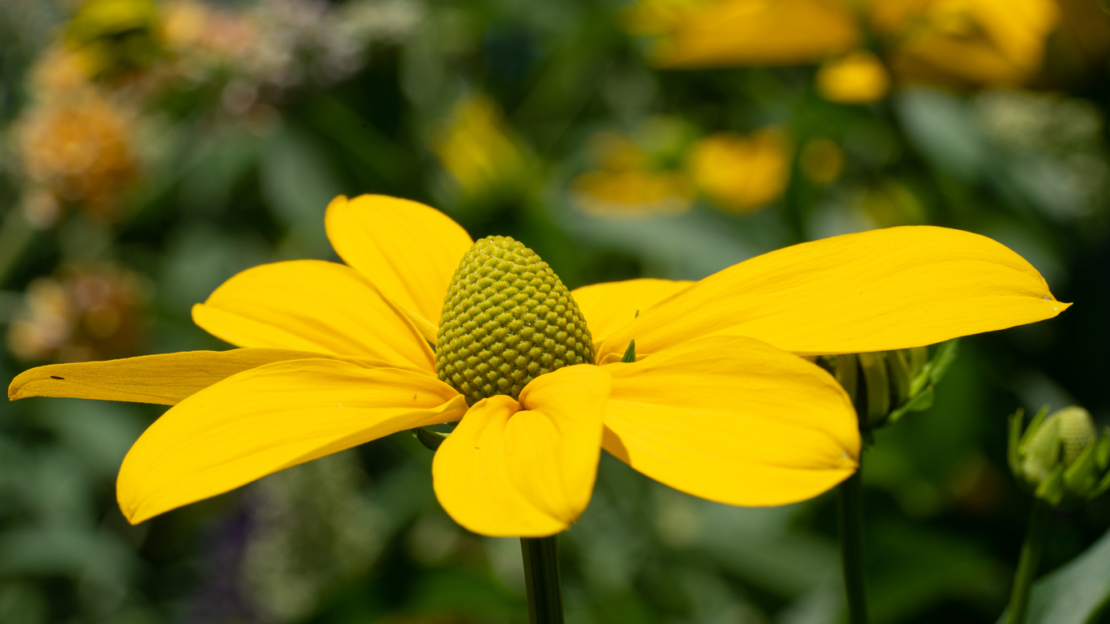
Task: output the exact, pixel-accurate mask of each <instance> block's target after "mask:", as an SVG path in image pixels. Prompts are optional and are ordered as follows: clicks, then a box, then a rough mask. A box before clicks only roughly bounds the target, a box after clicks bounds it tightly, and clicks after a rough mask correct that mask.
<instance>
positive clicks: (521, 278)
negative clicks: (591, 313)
mask: <svg viewBox="0 0 1110 624" xmlns="http://www.w3.org/2000/svg"><path fill="white" fill-rule="evenodd" d="M593 361H594V349H593V338H592V337H591V336H590V330H589V329H587V327H586V319H585V317H584V316H582V312H581V311H580V310H579V309H578V304H577V303H576V302H575V301H574V298H573V297H572V296H571V294H570V291H569V290H567V287H566V286H564V285H563V282H562V281H560V280H559V277H558V276H556V275H555V272H554V271H552V270H551V267H550V266H548V265H547V263H546V262H544V261H543V260H541V259H540V257H539V256H538V255H537V254H536V252H534V251H532V250H531V249H528V248H527V247H525V246H524V245H522V244H520V243H518V242H517V241H515V240H513V239H511V238H508V237H505V236H491V237H488V238H483V239H482V240H479V241H478V242H476V243H474V245H473V246H472V247H471V248H470V249H469V250H468V251H467V252H466V254H465V255H464V256H463V258H462V261H461V262H460V263H459V268H458V269H456V270H455V275H454V277H453V278H452V279H451V285H450V286H449V287H448V290H447V297H446V299H445V300H444V303H443V314H442V316H441V318H440V321H439V335H438V337H437V340H436V373H437V374H438V376H439V378H440V379H441V380H443V381H444V382H446V383H448V384H450V385H451V386H452V387H454V388H455V389H456V390H458V391H459V392H460V393H461V394H462V395H463V396H465V397H466V400H467V402H468V403H469V404H470V405H474V404H475V403H477V402H478V401H480V400H482V399H485V398H488V397H491V396H493V395H496V394H503V395H508V396H511V397H513V398H514V399H515V398H517V396H519V395H520V391H521V390H523V389H524V386H526V385H528V382H530V381H532V380H533V379H535V378H536V377H539V376H540V375H543V374H545V373H550V372H552V371H554V370H556V369H559V368H562V367H564V366H572V365H574V364H584V363H593Z"/></svg>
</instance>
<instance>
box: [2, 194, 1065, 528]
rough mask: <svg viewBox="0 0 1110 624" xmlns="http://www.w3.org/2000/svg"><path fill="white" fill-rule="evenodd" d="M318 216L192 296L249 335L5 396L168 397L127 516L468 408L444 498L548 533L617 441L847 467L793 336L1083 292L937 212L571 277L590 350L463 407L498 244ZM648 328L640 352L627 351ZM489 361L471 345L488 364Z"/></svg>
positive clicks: (970, 326)
mask: <svg viewBox="0 0 1110 624" xmlns="http://www.w3.org/2000/svg"><path fill="white" fill-rule="evenodd" d="M326 225H327V232H328V235H329V237H330V239H331V242H332V244H333V245H334V246H335V249H336V251H337V252H338V253H339V255H340V257H342V258H343V259H344V260H345V261H346V263H347V265H342V264H334V263H329V262H319V261H291V262H279V263H276V264H268V265H263V266H259V267H255V268H253V269H249V270H247V271H244V272H243V273H240V274H238V275H236V276H235V277H232V278H231V279H230V280H228V281H227V282H226V283H224V284H223V285H222V286H220V287H219V288H218V289H217V290H216V291H215V292H214V293H212V295H211V296H210V297H209V298H208V300H207V301H206V302H205V303H203V304H199V305H197V306H195V307H194V309H193V319H194V320H195V321H196V323H197V324H198V325H200V326H201V327H202V328H204V329H206V330H207V331H209V332H210V333H212V334H213V335H215V336H218V337H220V338H222V339H223V340H226V341H228V342H230V343H232V344H235V345H237V346H239V347H241V348H239V349H233V350H230V351H223V352H204V351H200V352H188V353H175V354H166V355H153V356H145V357H138V358H130V359H124V360H116V361H109V362H94V363H84V364H60V365H52V366H45V367H40V368H36V369H32V370H30V371H27V372H25V373H23V374H21V375H19V376H18V377H17V378H16V379H15V380H14V381H13V382H12V384H11V386H10V387H9V389H8V396H9V398H11V399H13V400H14V399H21V398H25V397H31V396H69V397H81V398H94V399H110V400H122V401H142V402H147V403H161V404H167V405H174V407H173V408H171V409H170V410H169V411H167V412H166V413H165V414H164V415H163V416H162V417H161V418H160V419H158V421H157V422H155V423H154V424H153V425H152V426H151V427H150V428H149V429H147V431H146V432H145V433H144V434H143V435H142V436H141V437H140V438H139V440H138V441H137V442H136V443H135V445H134V446H133V447H132V448H131V450H130V452H129V453H128V454H127V457H126V458H125V459H124V461H123V465H122V467H121V469H120V475H119V480H118V484H117V492H118V498H119V503H120V507H121V509H122V510H123V512H124V515H126V516H127V518H128V519H129V520H130V521H131V522H140V521H142V520H145V519H147V518H150V517H151V516H154V515H156V514H159V513H162V512H165V511H168V510H170V509H173V508H175V507H179V506H181V505H185V504H187V503H191V502H193V501H197V500H200V499H203V498H207V497H210V496H213V495H216V494H219V493H221V492H226V491H228V490H231V489H233V488H236V487H239V486H241V485H243V484H246V483H249V482H251V481H254V480H256V479H258V478H260V477H263V476H265V475H267V474H270V473H273V472H276V471H279V470H282V469H284V468H288V467H290V466H293V465H296V464H299V463H302V462H305V461H309V460H311V459H314V458H317V457H321V456H323V455H326V454H329V453H334V452H337V451H339V450H342V449H345V448H349V447H352V446H355V445H357V444H361V443H363V442H367V441H369V440H373V439H375V438H379V437H382V436H384V435H387V434H390V433H394V432H398V431H404V430H407V429H411V428H414V427H421V426H425V425H433V424H437V423H446V422H451V421H460V422H459V424H458V426H457V427H456V428H455V430H454V431H453V432H452V433H451V434H450V436H449V437H447V439H446V441H444V442H443V444H442V446H440V448H439V450H438V451H437V452H436V455H435V459H434V463H433V466H432V471H433V478H434V485H435V492H436V495H437V497H438V499H439V501H440V503H441V504H442V505H443V507H444V509H446V510H447V512H448V513H449V514H450V515H451V516H452V517H453V518H454V519H455V520H456V521H458V522H459V523H460V524H461V525H463V526H464V527H466V528H468V529H470V530H472V531H475V532H479V533H483V534H487V535H505V536H509V535H512V536H542V535H550V534H553V533H556V532H558V531H560V530H563V529H565V528H567V527H568V526H569V525H570V524H571V523H572V522H574V521H575V520H576V519H577V517H578V516H579V514H580V513H581V512H582V511H583V509H584V508H585V507H586V505H587V504H588V502H589V499H590V494H591V490H592V487H593V482H594V479H595V474H596V470H597V463H598V458H599V454H600V448H601V447H602V446H604V448H605V449H607V450H608V451H609V452H610V453H612V454H613V455H615V456H616V457H618V458H620V459H621V460H623V461H625V462H627V463H628V464H629V465H631V466H632V467H633V468H635V469H636V470H639V471H640V472H642V473H644V474H645V475H648V476H650V477H652V478H654V479H656V480H658V481H661V482H663V483H666V484H668V485H670V486H672V487H674V488H676V489H679V490H681V491H684V492H688V493H690V494H693V495H695V496H700V497H703V498H707V499H710V500H714V501H720V502H724V503H729V504H734V505H779V504H784V503H789V502H793V501H799V500H803V499H806V498H809V497H811V496H814V495H816V494H818V493H820V492H822V491H824V490H826V489H828V488H830V487H832V486H833V485H835V484H836V483H838V482H840V481H841V480H843V479H844V478H846V477H847V476H848V475H850V474H851V473H852V472H853V471H854V470H855V468H856V466H857V458H858V456H859V450H860V441H859V433H858V429H857V425H856V420H855V415H854V413H853V411H852V407H851V404H850V402H849V400H848V397H847V396H846V394H845V393H844V391H843V390H842V389H841V388H840V386H839V385H838V384H837V383H836V381H835V380H834V379H833V378H832V377H831V376H830V375H828V374H827V373H825V372H824V371H822V370H821V369H820V368H818V367H817V366H816V365H814V364H811V363H809V362H807V361H806V360H804V359H802V358H800V357H797V356H796V355H794V354H801V355H812V354H831V353H855V352H869V351H883V350H891V349H901V348H907V347H914V346H920V345H926V344H931V343H935V342H939V341H942V340H947V339H949V338H952V337H954V336H959V335H964V334H972V333H977V332H983V331H990V330H995V329H1001V328H1004V327H1010V326H1013V325H1019V324H1023V323H1029V322H1034V321H1038V320H1042V319H1046V318H1051V317H1053V316H1056V315H1057V314H1058V313H1059V312H1060V311H1061V310H1063V309H1065V308H1066V307H1067V304H1063V303H1059V302H1057V301H1056V300H1055V299H1054V298H1053V297H1052V295H1051V293H1050V292H1049V290H1048V288H1047V285H1046V284H1045V281H1044V279H1043V278H1042V277H1041V276H1040V275H1039V274H1038V273H1037V271H1036V270H1035V269H1033V267H1032V266H1030V265H1029V264H1028V263H1027V262H1025V261H1024V260H1023V259H1022V258H1021V257H1019V256H1017V255H1016V254H1014V253H1013V252H1012V251H1010V250H1009V249H1007V248H1006V247H1004V246H1002V245H1000V244H998V243H996V242H994V241H992V240H990V239H987V238H984V237H981V236H978V235H975V234H970V233H967V232H961V231H957V230H948V229H943V228H934V227H905V228H892V229H889V230H878V231H872V232H866V233H862V234H851V235H846V236H840V237H836V238H830V239H825V240H821V241H816V242H811V243H805V244H802V245H796V246H794V247H790V248H787V249H782V250H779V251H775V252H772V253H769V254H766V255H763V256H759V257H757V258H754V259H752V260H749V261H747V262H744V263H741V264H738V265H735V266H733V267H730V268H728V269H725V270H723V271H721V272H719V273H716V274H714V275H712V276H710V277H708V278H706V279H703V280H701V281H699V282H693V283H691V282H672V281H666V280H653V279H640V280H632V281H627V282H618V283H612V284H599V285H595V286H589V287H586V288H582V289H579V290H576V291H574V293H573V301H571V300H570V299H568V298H566V297H564V296H560V299H559V300H560V301H565V302H566V304H565V305H564V304H562V303H558V304H557V302H555V301H543V302H542V304H536V302H535V301H531V300H530V303H531V304H536V305H544V306H547V307H548V310H547V311H546V312H544V311H542V310H539V308H538V307H533V308H532V309H533V311H535V313H536V314H541V313H542V314H544V315H545V316H543V318H548V319H550V318H553V317H551V316H550V315H548V313H550V314H554V315H555V317H558V318H563V317H560V316H559V315H564V317H565V315H566V314H569V312H570V310H571V309H572V308H575V307H577V309H578V310H579V311H580V314H581V318H585V320H586V325H587V326H588V331H587V329H586V328H575V329H574V331H575V332H576V333H577V334H578V335H580V336H581V335H586V336H592V338H591V339H590V340H589V341H588V342H587V345H588V350H590V351H592V352H593V354H594V356H595V357H594V363H593V364H590V363H586V364H581V365H576V366H565V367H563V368H558V369H557V370H554V372H551V373H548V374H540V375H539V376H536V377H535V378H534V379H532V380H531V381H530V382H528V383H527V385H526V386H525V387H524V388H523V391H522V392H520V394H519V396H518V398H516V399H514V398H512V397H511V396H506V395H504V394H495V395H493V396H490V397H489V398H486V399H483V400H479V401H475V402H474V404H472V405H468V404H467V401H466V399H465V398H464V396H463V394H461V393H460V390H457V389H456V388H455V387H453V386H452V385H449V384H448V383H445V382H444V381H441V379H440V378H439V377H438V376H437V366H436V365H437V362H436V352H437V351H438V352H439V353H441V354H444V353H447V354H452V353H453V354H454V358H455V360H454V361H455V362H456V363H458V362H461V361H464V360H461V359H459V358H460V357H461V356H459V352H457V351H455V350H456V349H458V348H460V347H459V345H460V344H471V343H473V342H475V341H479V339H480V338H481V337H480V336H478V335H477V333H476V331H475V330H474V329H473V327H478V325H477V324H476V325H474V326H473V327H466V324H465V323H464V324H463V325H462V326H464V327H466V331H467V332H471V333H469V334H465V335H461V336H460V335H456V334H451V332H450V331H448V332H447V333H443V332H444V328H445V327H448V328H449V326H453V325H452V324H453V323H456V322H457V321H458V317H459V315H471V318H477V317H476V316H474V315H475V314H478V313H482V314H487V313H488V314H487V318H485V319H483V320H481V323H482V325H481V327H483V328H484V327H486V326H487V325H488V323H489V320H490V318H493V319H494V320H495V321H496V322H497V323H502V321H501V320H499V319H500V318H501V314H500V313H495V312H494V311H492V309H491V308H488V307H485V302H488V301H490V300H491V299H488V298H487V299H482V300H477V299H466V298H460V297H459V296H456V295H458V292H457V290H455V291H452V292H455V295H453V296H452V298H451V299H450V301H451V302H452V303H456V302H457V303H458V304H459V305H445V304H444V302H445V301H446V300H447V293H448V292H449V290H450V289H453V288H457V287H458V284H460V283H462V281H460V280H463V281H466V280H470V281H471V282H474V283H477V284H478V285H479V286H480V287H482V288H485V287H487V286H488V285H489V284H490V283H492V281H493V280H492V278H489V281H486V282H483V280H485V279H487V277H488V276H487V275H485V274H483V273H481V271H476V272H475V271H472V267H473V265H471V264H466V263H464V262H463V259H464V257H470V258H471V260H472V259H473V256H472V255H471V254H472V252H474V250H477V249H479V246H480V245H482V244H483V242H482V241H479V243H477V244H472V242H471V239H470V237H469V236H468V235H467V233H466V232H465V231H464V230H463V229H462V228H461V227H459V226H458V225H456V224H455V223H454V222H452V221H451V220H450V219H448V218H447V217H446V216H444V215H443V214H441V213H439V212H437V211H435V210H433V209H431V208H428V207H427V206H424V205H421V204H417V203H414V202H409V201H405V200H399V199H393V198H388V197H381V196H362V197H358V198H356V199H353V200H348V199H347V198H345V197H339V198H337V199H336V200H334V201H333V202H332V203H331V205H329V207H328V212H327V218H326ZM483 240H485V241H488V240H489V239H483ZM503 240H504V239H503ZM517 245H519V244H517ZM518 249H520V250H523V249H524V248H523V246H519V248H518ZM525 252H526V255H527V253H531V252H527V250H525ZM527 257H528V258H530V260H529V262H532V263H533V265H534V266H535V267H537V271H539V272H540V273H543V274H545V275H548V278H545V279H546V280H547V281H545V282H544V284H546V286H545V287H544V288H550V289H551V290H550V292H553V293H554V292H565V288H564V287H563V286H562V284H561V283H560V282H558V280H557V278H554V277H553V274H551V273H550V269H549V268H547V267H546V265H545V264H543V263H542V262H541V261H539V260H538V258H533V257H532V256H527ZM467 262H470V261H467ZM489 266H490V267H493V268H497V270H501V269H500V268H498V267H500V266H501V265H499V264H497V263H496V262H494V263H493V264H492V265H489ZM508 266H509V267H510V268H513V266H515V265H513V264H512V263H508ZM487 268H488V267H487ZM491 270H492V269H491ZM514 270H515V269H514ZM520 275H522V276H523V277H522V279H533V278H535V277H536V275H532V274H524V273H522V274H520ZM483 284H485V286H483ZM560 289H563V290H562V291H560ZM540 291H541V292H547V291H545V290H543V289H540ZM467 292H469V291H467ZM498 294H499V295H501V296H503V298H504V297H511V298H512V300H513V301H518V298H517V297H518V295H521V296H523V297H524V299H529V297H533V295H534V293H528V292H527V291H526V290H524V291H515V292H509V291H508V290H504V291H498ZM537 299H542V297H538V296H537ZM575 302H576V305H575ZM559 306H564V309H559ZM476 310H477V312H476ZM441 314H442V316H443V323H441ZM575 318H579V317H577V316H575ZM524 320H525V322H526V323H529V325H527V326H526V327H524V328H523V329H521V328H520V326H518V327H517V329H514V330H512V331H513V332H515V333H512V334H507V333H506V332H505V331H500V333H498V332H499V330H501V329H505V328H506V327H509V328H510V329H511V328H512V327H513V326H512V325H508V326H506V325H504V324H502V325H500V327H499V328H498V329H495V331H494V332H493V333H492V334H491V335H494V336H495V337H496V340H499V341H500V340H502V339H503V340H504V341H505V342H506V343H508V342H509V337H507V336H512V337H514V339H519V338H521V337H523V336H525V333H526V330H527V331H529V333H534V334H536V335H537V336H538V332H539V331H540V325H539V323H538V321H535V319H534V318H533V319H532V320H529V319H527V318H524ZM441 325H443V326H442V327H441ZM454 326H455V327H457V326H458V325H457V323H456V325H454ZM566 327H567V329H568V331H570V327H569V324H568V325H567V326H566ZM533 330H534V331H533ZM545 334H546V335H551V334H550V333H547V332H546V330H545ZM441 336H453V337H451V338H450V340H448V341H443V340H440V337H441ZM556 338H557V340H559V341H563V339H564V337H558V336H557V337H556ZM633 339H635V354H636V356H637V361H635V362H632V363H623V362H621V359H622V356H623V355H624V354H625V353H626V350H627V349H628V347H629V344H630V342H631V341H632V340H633ZM484 340H485V339H484V338H481V341H484ZM533 342H536V341H535V340H534V339H533ZM541 343H543V341H542V337H541V340H540V341H539V342H536V344H537V345H538V344H541ZM481 344H482V345H486V344H487V342H481ZM548 346H549V345H547V344H546V343H543V350H542V351H543V354H544V357H546V356H547V355H548V354H549V353H550V351H547V349H548ZM491 348H492V347H491ZM498 348H503V347H498ZM576 348H578V347H576ZM479 355H480V356H481V357H479V358H477V359H476V360H475V362H479V361H483V362H487V363H490V362H492V360H490V359H489V358H488V356H487V355H485V354H479ZM529 357H532V356H531V355H529ZM508 361H511V357H510V356H508V355H507V354H506V360H505V362H504V363H507V362H508ZM466 365H467V366H471V364H470V363H468V364H466ZM500 366H501V363H498V367H500ZM444 369H446V367H444ZM478 370H479V371H480V370H481V369H480V368H479V369H478ZM503 370H504V371H506V372H508V373H511V374H512V375H513V379H519V378H520V377H519V376H517V373H521V374H523V371H520V370H516V369H513V366H512V365H509V368H507V369H503ZM529 371H531V369H529ZM447 376H448V377H450V375H447ZM464 389H465V388H464ZM468 392H469V391H468ZM460 419H461V420H460Z"/></svg>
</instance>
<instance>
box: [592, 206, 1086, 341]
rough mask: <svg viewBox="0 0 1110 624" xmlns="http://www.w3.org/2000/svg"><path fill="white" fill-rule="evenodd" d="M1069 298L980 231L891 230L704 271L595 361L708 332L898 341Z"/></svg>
mask: <svg viewBox="0 0 1110 624" xmlns="http://www.w3.org/2000/svg"><path fill="white" fill-rule="evenodd" d="M1069 305H1070V304H1066V303H1060V302H1059V301H1056V299H1055V298H1054V297H1053V296H1052V293H1051V292H1049V290H1048V284H1046V283H1045V281H1044V278H1042V277H1041V275H1040V274H1039V273H1037V270H1036V269H1034V268H1033V267H1032V266H1031V265H1030V264H1029V263H1028V262H1026V261H1025V260H1024V259H1023V258H1022V257H1021V256H1019V255H1017V254H1016V253H1014V252H1013V251H1011V250H1010V249H1008V248H1006V247H1005V246H1004V245H1002V244H1000V243H997V242H995V241H993V240H991V239H989V238H986V237H984V236H980V235H978V234H972V233H970V232H963V231H960V230H951V229H947V228H938V227H929V226H911V227H897V228H890V229H886V230H874V231H870V232H862V233H859V234H846V235H844V236H836V237H833V238H826V239H824V240H819V241H814V242H811V243H803V244H801V245H794V246H792V247H787V248H786V249H780V250H778V251H773V252H771V253H767V254H764V255H762V256H758V257H756V258H752V259H751V260H748V261H746V262H742V263H740V264H737V265H735V266H732V267H729V268H727V269H725V270H723V271H720V272H718V273H716V274H714V275H711V276H709V277H707V278H705V279H703V280H701V281H700V282H698V283H697V284H695V285H694V286H691V287H690V288H688V289H687V290H685V291H683V292H682V293H681V294H680V295H678V296H676V297H672V298H670V299H667V300H665V301H662V302H660V303H658V304H656V305H655V306H652V307H651V308H648V309H647V310H644V311H642V312H641V313H640V316H639V318H637V319H636V320H635V321H633V322H632V323H630V324H628V325H626V326H624V327H622V328H621V329H620V330H618V331H617V332H615V333H614V334H613V335H612V336H611V337H610V338H609V340H608V341H607V342H606V344H605V351H604V352H602V353H599V354H598V361H599V362H604V361H610V360H611V359H612V358H611V356H612V355H613V354H615V353H616V352H617V351H618V350H619V345H627V344H628V341H629V340H630V339H632V338H635V339H636V351H637V353H640V354H645V353H654V352H657V351H660V350H661V349H663V348H666V347H668V346H670V345H674V344H678V343H680V342H683V341H686V340H692V339H694V338H697V337H701V336H709V335H714V334H720V333H728V334H735V335H741V336H750V337H752V338H756V339H758V340H762V341H764V342H767V343H770V344H772V345H775V346H776V347H778V348H780V349H784V350H786V351H792V352H794V353H799V354H807V355H816V354H833V353H863V352H868V351H887V350H892V349H905V348H909V347H919V346H924V345H929V344H933V343H937V342H942V341H944V340H948V339H950V338H955V337H957V336H966V335H970V334H978V333H981V332H987V331H993V330H997V329H1005V328H1007V327H1013V326H1015V325H1023V324H1025V323H1033V322H1036V321H1040V320H1044V319H1048V318H1052V317H1054V316H1056V315H1057V314H1059V313H1060V312H1061V311H1063V310H1064V309H1066V308H1067V307H1068V306H1069ZM607 357H608V358H609V359H606V358H607ZM616 357H618V358H619V355H617V356H616Z"/></svg>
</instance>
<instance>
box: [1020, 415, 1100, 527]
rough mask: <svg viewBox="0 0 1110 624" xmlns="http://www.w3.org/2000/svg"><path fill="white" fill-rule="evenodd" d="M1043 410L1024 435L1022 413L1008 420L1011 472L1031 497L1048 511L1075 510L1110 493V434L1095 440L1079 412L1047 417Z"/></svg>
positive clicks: (1089, 422) (1087, 420) (1094, 433)
mask: <svg viewBox="0 0 1110 624" xmlns="http://www.w3.org/2000/svg"><path fill="white" fill-rule="evenodd" d="M1047 412H1048V409H1047V408H1045V409H1042V410H1041V411H1040V413H1038V414H1037V415H1036V416H1035V417H1034V418H1033V421H1032V422H1030V423H1029V427H1028V428H1027V429H1026V430H1025V432H1024V433H1022V432H1021V422H1022V418H1021V417H1022V412H1021V411H1020V410H1019V411H1018V413H1017V414H1014V415H1013V416H1012V417H1011V419H1010V448H1009V459H1010V469H1011V470H1012V471H1013V472H1014V475H1015V476H1016V477H1017V478H1018V480H1019V481H1020V482H1022V483H1023V484H1025V485H1026V486H1027V487H1029V488H1030V489H1031V490H1032V491H1033V493H1034V495H1035V496H1037V497H1038V498H1040V499H1042V500H1044V501H1046V502H1048V503H1049V504H1051V505H1057V506H1059V505H1074V504H1076V503H1079V502H1082V501H1085V500H1090V499H1092V498H1094V497H1095V496H1098V495H1099V494H1101V493H1102V492H1103V491H1105V490H1106V489H1107V488H1108V487H1110V472H1108V470H1107V468H1108V467H1110V466H1108V464H1110V432H1106V431H1104V432H1103V434H1102V435H1101V436H1099V434H1098V431H1097V430H1096V429H1095V424H1094V421H1092V420H1091V415H1090V414H1089V413H1088V412H1087V410H1085V409H1083V408H1081V407H1066V408H1064V409H1061V410H1059V411H1057V412H1055V413H1053V414H1051V415H1049V416H1046V414H1047Z"/></svg>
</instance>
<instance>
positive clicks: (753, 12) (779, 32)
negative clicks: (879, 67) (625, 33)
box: [628, 0, 860, 67]
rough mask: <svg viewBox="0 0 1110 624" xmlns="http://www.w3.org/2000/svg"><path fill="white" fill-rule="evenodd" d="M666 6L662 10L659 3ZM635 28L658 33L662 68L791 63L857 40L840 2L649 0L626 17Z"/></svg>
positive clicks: (841, 51)
mask: <svg viewBox="0 0 1110 624" xmlns="http://www.w3.org/2000/svg"><path fill="white" fill-rule="evenodd" d="M662 5H666V7H667V9H668V10H666V11H662V10H661V6H662ZM628 21H629V26H630V30H632V31H633V32H639V33H645V34H660V35H662V37H661V38H660V39H659V40H658V41H657V45H656V47H655V49H654V50H653V52H652V58H653V59H654V60H655V62H657V63H658V64H659V65H661V66H664V67H714V66H723V67H727V66H732V65H781V64H786V65H793V64H798V63H811V62H814V61H818V60H821V59H823V58H826V57H828V56H834V55H837V54H844V53H845V52H848V51H849V50H852V49H853V48H855V47H856V45H857V44H858V43H859V39H860V32H859V27H858V25H857V24H856V20H855V16H854V15H853V14H852V13H851V11H848V10H846V8H845V6H844V4H843V3H842V2H840V1H839V0H774V1H768V0H715V1H707V2H701V3H686V4H684V5H682V6H679V5H678V3H665V2H661V1H660V0H647V1H645V2H641V3H640V4H638V5H636V6H635V7H633V9H632V12H631V14H630V15H629V20H628Z"/></svg>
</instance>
